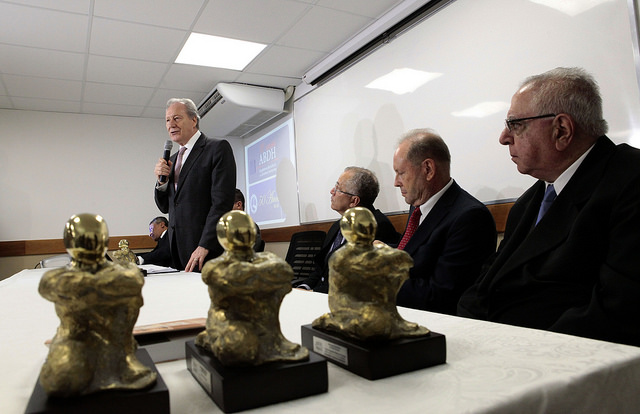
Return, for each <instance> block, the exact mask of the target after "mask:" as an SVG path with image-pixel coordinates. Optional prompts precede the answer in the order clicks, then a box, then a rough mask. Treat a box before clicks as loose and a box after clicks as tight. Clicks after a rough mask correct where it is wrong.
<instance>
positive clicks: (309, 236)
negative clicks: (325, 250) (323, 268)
mask: <svg viewBox="0 0 640 414" xmlns="http://www.w3.org/2000/svg"><path fill="white" fill-rule="evenodd" d="M326 235H327V233H325V232H324V231H321V230H310V231H301V232H298V233H294V234H293V235H292V236H291V241H290V242H289V250H287V257H286V259H285V260H286V261H287V263H289V265H290V266H291V268H292V269H293V277H294V280H295V279H304V278H306V277H307V276H309V274H310V273H311V272H312V271H313V269H314V268H315V261H314V259H315V257H316V255H317V254H318V251H320V249H321V248H322V242H323V241H324V238H325V237H326Z"/></svg>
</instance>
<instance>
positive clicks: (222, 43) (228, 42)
mask: <svg viewBox="0 0 640 414" xmlns="http://www.w3.org/2000/svg"><path fill="white" fill-rule="evenodd" d="M265 47H267V45H263V44H260V43H253V42H247V41H244V40H235V39H229V38H226V37H219V36H211V35H205V34H201V33H191V35H190V36H189V39H187V42H186V43H185V44H184V47H183V48H182V50H181V51H180V54H179V55H178V58H177V59H176V63H184V64H187V65H199V66H210V67H214V68H223V69H233V70H242V69H244V68H245V67H246V66H247V65H248V64H249V63H250V62H251V61H252V60H253V59H254V58H255V57H256V56H258V54H259V53H260V52H262V50H263V49H264V48H265Z"/></svg>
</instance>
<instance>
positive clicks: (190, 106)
mask: <svg viewBox="0 0 640 414" xmlns="http://www.w3.org/2000/svg"><path fill="white" fill-rule="evenodd" d="M175 103H180V104H183V105H184V106H185V108H186V109H187V116H188V117H189V119H193V118H197V120H196V128H198V129H200V114H199V113H198V107H197V106H196V104H195V103H194V102H193V101H192V100H191V99H189V98H171V99H169V100H168V101H167V109H169V107H170V106H171V105H173V104H175Z"/></svg>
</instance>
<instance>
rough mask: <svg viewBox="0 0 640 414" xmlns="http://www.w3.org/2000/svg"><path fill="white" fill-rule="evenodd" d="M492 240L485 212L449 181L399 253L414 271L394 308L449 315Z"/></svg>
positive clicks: (491, 224) (492, 247)
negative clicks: (408, 258)
mask: <svg viewBox="0 0 640 414" xmlns="http://www.w3.org/2000/svg"><path fill="white" fill-rule="evenodd" d="M412 211H413V209H412ZM409 216H411V215H409ZM496 237H497V236H496V225H495V222H494V220H493V216H492V215H491V213H490V212H489V210H488V209H487V207H486V206H485V205H484V204H482V203H481V202H480V201H478V200H477V199H475V198H474V197H473V196H471V195H470V194H469V193H467V192H466V191H464V190H463V189H462V188H460V186H459V185H458V184H457V183H456V182H455V181H454V182H453V184H452V185H451V187H449V189H448V190H447V191H446V192H445V193H444V194H443V195H442V197H441V198H440V199H439V200H438V202H437V203H436V204H435V206H433V209H432V210H431V211H430V212H429V214H428V215H427V217H426V218H425V219H424V221H423V222H422V224H420V226H419V227H418V229H417V230H416V232H415V233H414V234H413V236H412V237H411V239H410V240H409V242H408V243H407V245H406V246H405V248H404V250H405V251H406V252H407V253H409V254H410V255H411V257H412V258H413V263H414V265H413V268H412V269H411V271H410V274H409V280H407V281H406V282H405V283H404V284H403V285H402V287H401V288H400V291H399V292H398V299H397V304H398V305H399V306H406V307H410V308H416V309H424V310H428V311H433V312H440V313H447V314H453V315H455V313H456V306H457V304H458V300H459V299H460V295H462V293H463V292H464V291H465V290H466V289H467V288H469V286H471V284H473V282H475V280H476V278H477V277H478V276H479V275H480V271H481V268H482V264H483V263H484V262H485V261H486V260H487V259H488V258H489V257H490V256H491V255H492V254H493V253H494V252H495V250H496Z"/></svg>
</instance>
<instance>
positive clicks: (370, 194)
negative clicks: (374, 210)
mask: <svg viewBox="0 0 640 414" xmlns="http://www.w3.org/2000/svg"><path fill="white" fill-rule="evenodd" d="M344 171H345V172H347V171H348V172H350V173H351V179H350V180H349V181H348V182H347V183H345V185H346V187H347V189H348V190H349V192H350V193H353V194H357V195H358V197H360V203H361V204H362V205H364V206H372V205H373V202H374V201H376V198H377V197H378V193H379V192H380V184H379V183H378V178H377V177H376V175H375V174H374V173H373V171H371V170H367V169H366V168H361V167H347V168H345V169H344Z"/></svg>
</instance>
